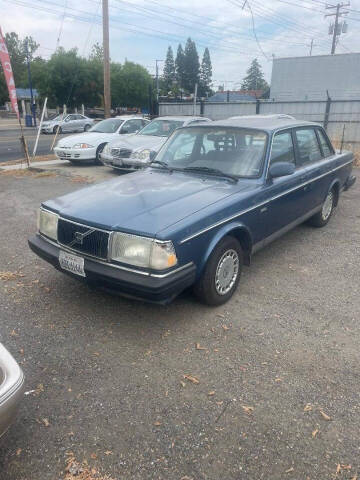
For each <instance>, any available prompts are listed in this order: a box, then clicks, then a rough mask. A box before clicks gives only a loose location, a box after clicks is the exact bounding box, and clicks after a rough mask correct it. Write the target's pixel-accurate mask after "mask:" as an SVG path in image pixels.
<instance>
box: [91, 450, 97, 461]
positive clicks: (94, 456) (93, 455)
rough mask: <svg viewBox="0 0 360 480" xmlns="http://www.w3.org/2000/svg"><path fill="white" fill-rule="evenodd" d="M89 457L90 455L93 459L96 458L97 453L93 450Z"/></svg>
mask: <svg viewBox="0 0 360 480" xmlns="http://www.w3.org/2000/svg"><path fill="white" fill-rule="evenodd" d="M90 457H91V458H92V459H93V460H96V459H97V455H96V453H95V452H94V453H92V454H91V455H90Z"/></svg>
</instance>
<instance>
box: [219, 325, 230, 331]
mask: <svg viewBox="0 0 360 480" xmlns="http://www.w3.org/2000/svg"><path fill="white" fill-rule="evenodd" d="M221 326H222V328H223V329H224V330H225V332H226V331H227V330H230V327H228V326H227V325H221Z"/></svg>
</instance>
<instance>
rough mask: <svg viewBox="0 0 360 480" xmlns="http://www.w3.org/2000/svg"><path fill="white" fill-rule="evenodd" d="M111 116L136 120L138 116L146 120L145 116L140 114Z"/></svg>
mask: <svg viewBox="0 0 360 480" xmlns="http://www.w3.org/2000/svg"><path fill="white" fill-rule="evenodd" d="M112 118H119V119H121V120H132V119H133V118H135V119H136V120H138V119H139V118H140V119H141V120H146V118H144V117H143V116H142V115H141V114H138V115H117V116H116V117H112Z"/></svg>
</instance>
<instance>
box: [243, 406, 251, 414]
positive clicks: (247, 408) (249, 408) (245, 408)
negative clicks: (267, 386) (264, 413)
mask: <svg viewBox="0 0 360 480" xmlns="http://www.w3.org/2000/svg"><path fill="white" fill-rule="evenodd" d="M242 408H243V410H244V412H246V413H247V414H248V415H251V414H252V413H253V411H254V407H248V406H246V405H242Z"/></svg>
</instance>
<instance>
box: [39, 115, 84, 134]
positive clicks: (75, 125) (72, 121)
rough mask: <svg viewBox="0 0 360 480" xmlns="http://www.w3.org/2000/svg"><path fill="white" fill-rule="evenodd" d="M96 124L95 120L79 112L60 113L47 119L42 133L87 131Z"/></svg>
mask: <svg viewBox="0 0 360 480" xmlns="http://www.w3.org/2000/svg"><path fill="white" fill-rule="evenodd" d="M93 124H94V120H93V119H92V118H89V117H85V115H80V114H79V113H70V114H69V115H62V114H61V115H58V116H57V117H55V118H53V119H52V120H47V121H45V122H44V123H43V124H42V126H41V132H42V133H56V131H57V129H59V133H62V132H64V133H65V132H66V133H70V132H87V131H88V130H89V129H90V127H92V125H93Z"/></svg>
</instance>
